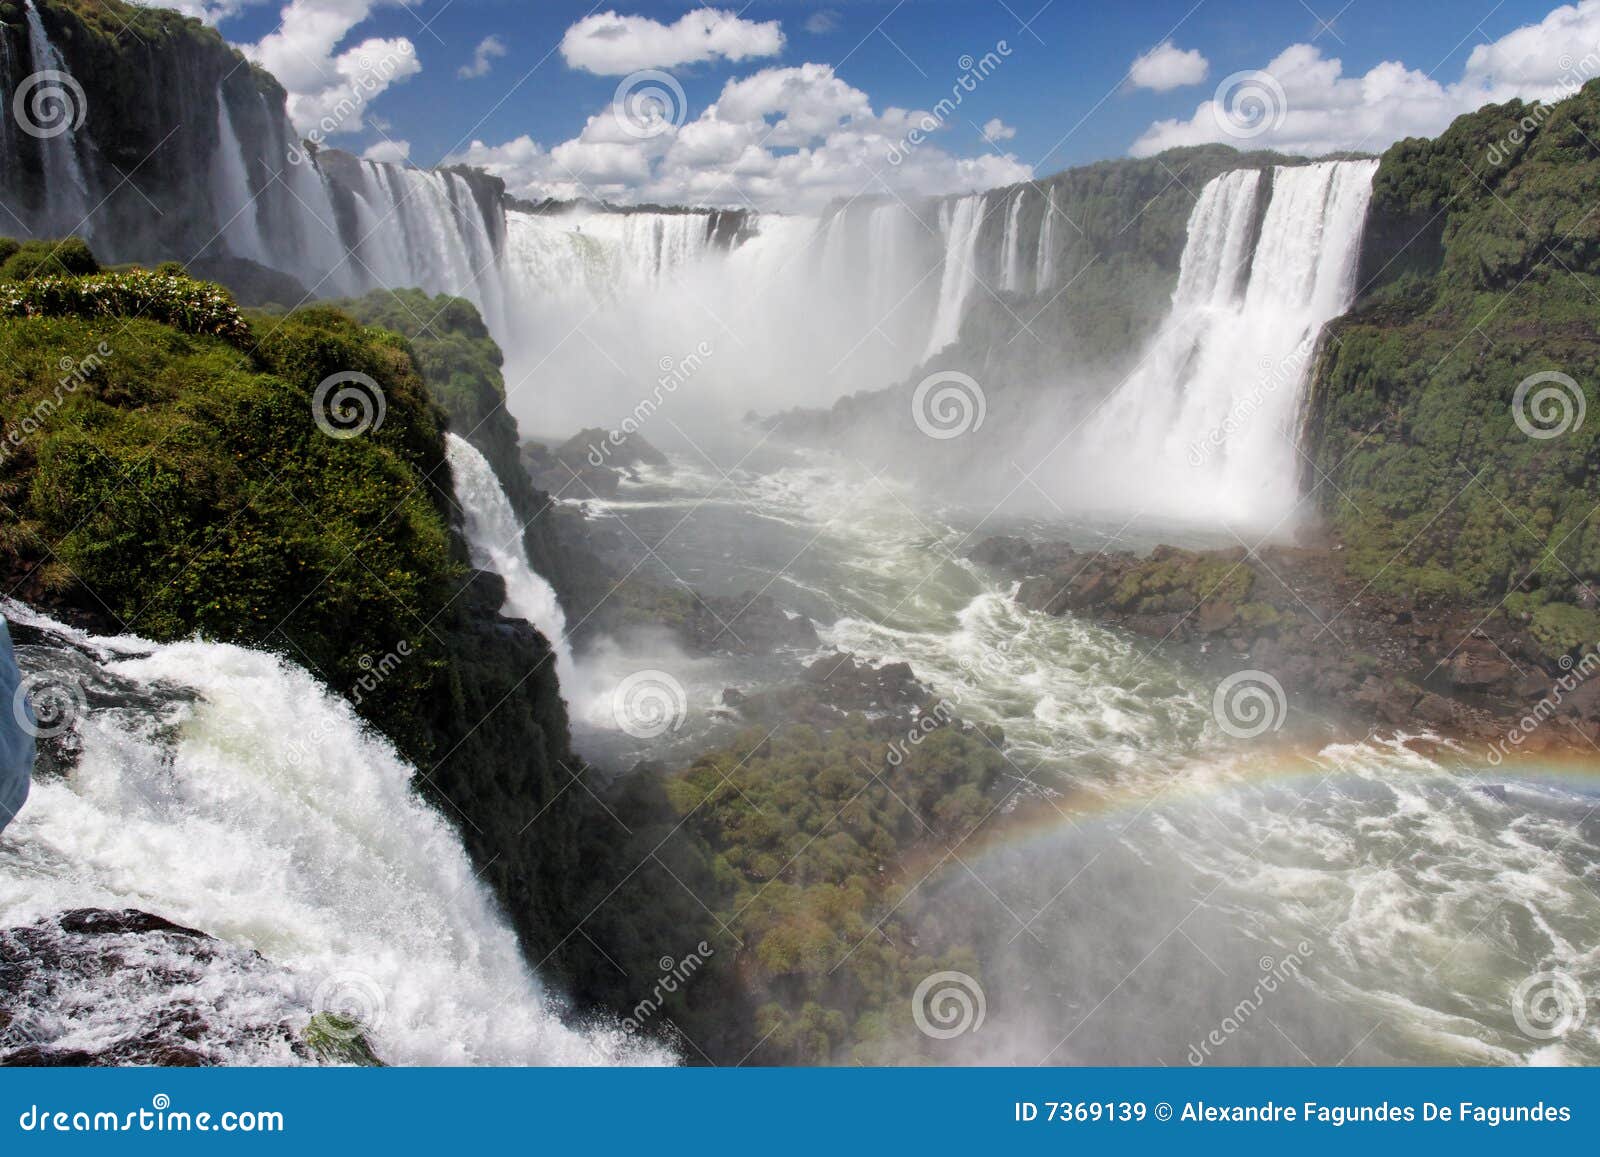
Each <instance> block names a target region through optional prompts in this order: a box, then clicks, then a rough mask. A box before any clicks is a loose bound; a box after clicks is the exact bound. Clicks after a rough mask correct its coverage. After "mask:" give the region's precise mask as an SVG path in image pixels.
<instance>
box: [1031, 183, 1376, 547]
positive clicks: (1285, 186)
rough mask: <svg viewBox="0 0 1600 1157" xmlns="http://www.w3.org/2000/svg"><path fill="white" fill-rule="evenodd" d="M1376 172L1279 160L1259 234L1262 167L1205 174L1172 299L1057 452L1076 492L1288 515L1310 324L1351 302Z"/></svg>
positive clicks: (1103, 501)
mask: <svg viewBox="0 0 1600 1157" xmlns="http://www.w3.org/2000/svg"><path fill="white" fill-rule="evenodd" d="M1376 169H1377V162H1376V161H1326V162H1322V163H1319V164H1312V165H1298V166H1282V167H1279V168H1277V169H1275V170H1274V171H1273V173H1272V179H1271V194H1270V198H1269V200H1268V202H1267V209H1266V212H1265V214H1263V215H1260V218H1259V219H1260V226H1259V234H1258V235H1254V234H1255V230H1256V222H1257V219H1258V212H1257V209H1258V204H1259V201H1258V196H1259V191H1260V189H1261V188H1262V186H1263V185H1264V184H1265V183H1266V182H1265V181H1264V180H1263V179H1262V176H1261V175H1260V174H1258V173H1256V172H1254V171H1253V170H1239V171H1235V172H1232V173H1225V174H1223V175H1222V176H1219V177H1217V178H1215V179H1213V180H1212V181H1211V182H1209V183H1208V184H1207V185H1206V187H1205V189H1204V190H1203V191H1202V193H1201V195H1200V198H1199V199H1198V201H1197V202H1196V203H1195V207H1194V210H1193V211H1192V212H1191V214H1190V217H1189V232H1188V238H1187V242H1186V244H1185V247H1184V251H1183V258H1182V265H1181V268H1180V272H1179V275H1178V288H1177V290H1176V291H1175V292H1174V294H1173V301H1172V308H1171V312H1170V313H1169V315H1168V317H1167V319H1166V321H1165V322H1164V323H1163V325H1162V327H1161V328H1160V330H1159V331H1158V333H1157V334H1156V336H1155V338H1154V339H1153V340H1152V342H1151V343H1150V346H1149V347H1148V348H1147V349H1146V351H1145V353H1144V356H1143V358H1142V359H1141V361H1140V363H1139V364H1138V366H1137V367H1136V368H1135V369H1134V371H1133V373H1132V374H1130V375H1129V377H1128V378H1127V380H1126V381H1125V382H1124V383H1122V385H1121V387H1120V389H1119V390H1117V391H1116V392H1115V393H1114V395H1113V396H1112V397H1110V398H1109V399H1108V400H1107V401H1106V402H1105V403H1104V404H1103V405H1102V407H1101V408H1100V410H1099V411H1098V412H1097V413H1095V414H1094V415H1093V417H1092V419H1091V420H1089V421H1088V422H1087V423H1086V424H1085V425H1084V426H1083V428H1082V430H1081V431H1080V432H1079V433H1078V434H1077V435H1076V436H1075V437H1074V438H1073V439H1072V440H1071V442H1070V444H1069V446H1068V448H1067V450H1066V456H1067V457H1068V458H1069V459H1070V461H1069V462H1068V463H1067V464H1066V465H1065V466H1064V467H1062V468H1061V470H1060V472H1061V473H1062V474H1063V475H1064V481H1065V483H1066V489H1067V490H1068V491H1069V492H1071V493H1073V494H1074V496H1075V498H1076V500H1078V501H1080V502H1084V503H1086V504H1087V505H1090V506H1099V507H1126V506H1135V507H1137V508H1138V509H1140V510H1141V511H1144V512H1146V513H1157V514H1165V515H1168V516H1172V517H1181V518H1195V519H1202V520H1207V521H1216V520H1217V519H1219V518H1220V519H1223V520H1227V521H1230V522H1240V523H1247V524H1251V525H1258V526H1261V527H1265V528H1268V529H1276V528H1278V527H1279V526H1280V525H1282V524H1283V522H1284V520H1285V519H1287V518H1288V517H1289V516H1290V515H1291V514H1292V513H1293V511H1294V508H1295V500H1296V497H1297V491H1296V486H1295V484H1294V479H1295V477H1296V475H1297V470H1296V465H1295V462H1296V453H1297V452H1296V449H1295V446H1296V437H1297V430H1296V419H1297V416H1298V413H1299V407H1300V402H1301V398H1302V395H1303V393H1304V388H1305V383H1306V381H1307V379H1308V377H1309V374H1310V370H1311V355H1312V352H1313V349H1314V346H1315V342H1316V339H1317V335H1318V334H1319V333H1320V332H1321V329H1322V326H1323V325H1324V324H1325V323H1326V322H1328V321H1330V320H1331V319H1332V318H1334V317H1336V316H1338V315H1339V314H1340V313H1342V312H1343V311H1344V310H1345V309H1346V308H1347V307H1348V306H1349V303H1350V299H1351V295H1352V293H1353V291H1354V279H1355V269H1356V261H1357V258H1358V256H1359V254H1358V248H1359V244H1360V237H1361V228H1362V224H1363V222H1364V220H1365V217H1366V211H1367V204H1368V202H1369V200H1370V198H1371V193H1372V176H1373V173H1374V172H1375V171H1376ZM1246 263H1248V270H1247V271H1246V272H1245V273H1244V276H1243V279H1242V281H1241V277H1240V273H1241V270H1242V269H1243V268H1244V266H1245V265H1246Z"/></svg>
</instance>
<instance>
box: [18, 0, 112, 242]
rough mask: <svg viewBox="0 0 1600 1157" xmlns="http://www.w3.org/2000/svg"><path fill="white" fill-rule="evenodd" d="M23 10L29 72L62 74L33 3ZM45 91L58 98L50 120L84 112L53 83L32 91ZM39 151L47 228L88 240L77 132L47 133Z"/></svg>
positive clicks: (86, 193) (89, 224)
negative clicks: (53, 90)
mask: <svg viewBox="0 0 1600 1157" xmlns="http://www.w3.org/2000/svg"><path fill="white" fill-rule="evenodd" d="M24 9H25V15H26V18H27V22H28V53H29V55H30V56H31V57H32V58H33V71H35V72H42V71H45V70H53V71H56V72H65V71H66V70H67V66H66V62H65V61H64V60H62V58H61V54H60V53H59V52H57V51H56V49H55V46H54V45H53V44H51V43H50V37H49V36H48V35H47V34H46V33H45V30H44V23H43V22H42V21H41V20H40V19H39V10H38V9H37V8H35V7H34V6H33V0H26V3H25V4H24ZM47 89H55V90H57V93H58V96H59V98H60V103H57V104H56V105H55V107H53V108H52V109H51V110H50V114H51V115H52V116H57V117H62V118H65V120H66V121H67V122H68V123H69V124H70V122H71V121H72V120H74V119H76V117H77V116H78V115H79V114H80V113H81V112H83V111H84V110H83V108H82V105H81V104H80V103H79V102H78V101H77V100H76V99H75V97H73V96H72V95H71V94H70V93H67V92H65V91H64V90H62V87H61V86H60V85H59V84H57V83H56V82H46V84H45V85H44V86H43V88H36V89H34V93H35V94H37V93H39V92H42V91H45V90H47ZM4 115H6V116H10V115H12V110H11V109H9V108H8V109H5V110H4ZM54 127H55V126H53V125H52V128H54ZM39 151H40V154H41V155H42V157H43V158H44V188H45V203H46V205H47V206H48V208H47V212H48V214H49V224H50V228H51V229H52V230H53V231H55V232H57V233H79V234H82V235H84V236H91V237H92V236H93V234H94V221H93V220H92V218H91V217H90V213H89V184H88V182H87V181H86V180H85V179H84V175H83V162H82V161H81V160H80V159H79V156H78V141H77V132H76V131H75V130H74V129H72V128H70V127H65V128H62V131H60V132H54V131H52V132H48V133H46V134H44V135H43V136H41V137H40V139H39Z"/></svg>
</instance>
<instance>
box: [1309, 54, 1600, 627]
mask: <svg viewBox="0 0 1600 1157" xmlns="http://www.w3.org/2000/svg"><path fill="white" fill-rule="evenodd" d="M1597 139H1600V84H1590V85H1589V86H1587V87H1586V88H1585V89H1584V90H1583V91H1582V92H1581V93H1579V94H1577V95H1575V96H1573V97H1572V98H1570V99H1568V100H1565V101H1562V102H1560V103H1558V104H1556V105H1553V106H1544V105H1538V104H1533V105H1524V104H1522V103H1520V102H1512V103H1510V104H1506V105H1500V106H1491V107H1488V108H1484V109H1482V110H1480V111H1478V112H1476V113H1473V114H1471V115H1468V116H1464V117H1462V118H1460V119H1459V120H1457V121H1456V122H1455V123H1454V124H1453V125H1452V126H1451V127H1450V129H1449V130H1448V131H1447V132H1445V133H1444V134H1443V135H1441V136H1440V137H1439V138H1437V139H1435V140H1406V141H1401V142H1400V143H1398V144H1396V145H1394V146H1393V147H1392V148H1390V149H1389V150H1388V152H1387V153H1385V154H1384V156H1383V159H1382V163H1381V165H1380V167H1379V169H1378V173H1377V176H1376V178H1375V180H1374V193H1373V201H1372V208H1371V212H1370V215H1369V218H1368V223H1367V228H1366V234H1365V239H1364V248H1363V257H1362V270H1361V277H1362V285H1361V293H1360V296H1359V298H1358V300H1357V303H1356V305H1355V308H1354V309H1353V310H1352V311H1351V312H1350V313H1349V314H1348V315H1347V316H1346V317H1344V318H1341V319H1339V320H1338V321H1336V322H1335V323H1333V324H1332V325H1331V326H1329V327H1328V330H1327V331H1326V333H1325V336H1324V343H1323V347H1322V349H1321V351H1320V354H1319V358H1318V362H1317V366H1316V372H1315V379H1314V383H1313V388H1312V392H1311V397H1310V402H1309V405H1308V407H1307V425H1306V435H1305V436H1306V442H1307V449H1308V453H1309V456H1310V459H1311V462H1312V463H1313V464H1314V468H1310V469H1308V471H1307V478H1306V480H1305V481H1306V484H1307V486H1308V488H1314V489H1315V493H1316V500H1317V502H1318V504H1319V505H1320V508H1321V510H1322V511H1323V512H1324V513H1325V515H1326V517H1327V518H1328V520H1329V522H1330V523H1331V527H1332V529H1333V531H1334V532H1335V533H1336V534H1338V535H1339V536H1340V537H1342V538H1343V539H1344V541H1345V542H1346V543H1347V545H1348V546H1349V548H1350V549H1349V558H1350V565H1351V567H1352V569H1353V570H1354V571H1355V572H1356V573H1357V574H1358V575H1360V576H1362V577H1364V578H1367V579H1370V580H1371V581H1372V583H1373V585H1374V587H1375V588H1376V589H1378V590H1392V591H1402V592H1407V593H1413V592H1414V593H1418V594H1422V595H1425V596H1434V597H1437V598H1441V599H1448V600H1455V601H1461V602H1467V603H1480V604H1482V606H1483V608H1484V610H1485V611H1486V612H1488V611H1489V610H1491V609H1493V608H1500V609H1503V610H1504V611H1505V612H1508V613H1509V614H1511V615H1512V616H1514V617H1515V618H1517V619H1519V620H1522V621H1525V622H1526V623H1527V624H1528V626H1529V629H1530V630H1531V631H1532V633H1533V634H1534V635H1535V636H1536V637H1537V638H1538V639H1539V641H1540V643H1541V644H1542V645H1544V647H1545V648H1546V652H1547V654H1550V655H1552V656H1554V655H1558V654H1560V653H1562V652H1565V651H1567V650H1569V649H1571V648H1573V647H1576V646H1578V645H1580V644H1584V643H1588V644H1591V645H1592V643H1593V642H1594V640H1596V639H1600V615H1597V614H1596V613H1595V610H1596V606H1597V603H1600V600H1597V598H1596V595H1597V593H1600V586H1596V583H1597V582H1600V527H1597V526H1596V524H1595V522H1594V521H1593V518H1592V515H1593V514H1594V513H1595V508H1596V503H1597V502H1600V421H1597V420H1596V419H1597V415H1596V413H1595V403H1596V401H1597V398H1600V394H1597V387H1596V382H1597V374H1600V328H1597V321H1600V218H1597V216H1596V215H1595V213H1594V211H1593V205H1594V200H1595V197H1596V195H1597V194H1600V146H1597V145H1596V143H1595V142H1596V140H1597ZM1540 374H1548V375H1555V374H1559V375H1562V377H1559V378H1558V377H1546V378H1544V379H1543V380H1536V381H1534V382H1533V383H1531V384H1530V385H1529V386H1528V387H1526V388H1525V389H1524V390H1523V395H1522V397H1521V398H1520V400H1519V396H1518V390H1519V387H1521V386H1522V383H1524V382H1527V381H1528V380H1529V379H1530V378H1532V377H1534V376H1535V375H1540ZM1542 391H1552V392H1550V393H1548V394H1547V396H1546V397H1545V398H1544V400H1542V401H1541V400H1540V394H1541V392H1542ZM1580 418H1581V420H1580Z"/></svg>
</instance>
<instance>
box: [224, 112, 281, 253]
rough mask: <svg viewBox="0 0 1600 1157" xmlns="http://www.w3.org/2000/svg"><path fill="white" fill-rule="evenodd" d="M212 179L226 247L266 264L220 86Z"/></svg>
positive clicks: (251, 197)
mask: <svg viewBox="0 0 1600 1157" xmlns="http://www.w3.org/2000/svg"><path fill="white" fill-rule="evenodd" d="M211 181H212V196H213V198H214V199H215V201H216V207H217V232H218V233H220V234H221V235H222V237H223V239H224V240H225V241H226V243H227V246H228V248H229V250H231V251H232V252H233V254H234V255H235V256H237V257H244V258H247V259H248V260H250V261H255V262H258V263H260V264H262V265H265V264H267V263H268V259H267V245H266V242H265V241H264V240H263V239H262V236H261V222H260V219H259V216H258V210H257V208H256V198H255V193H254V191H253V190H252V189H251V188H250V173H249V170H248V169H246V168H245V158H244V150H243V149H242V148H240V146H239V135H238V133H236V132H234V129H233V114H232V113H231V112H229V111H228V101H227V97H226V95H225V94H224V93H223V91H222V90H221V89H220V88H219V89H218V90H217V151H216V152H215V153H214V154H212V158H211Z"/></svg>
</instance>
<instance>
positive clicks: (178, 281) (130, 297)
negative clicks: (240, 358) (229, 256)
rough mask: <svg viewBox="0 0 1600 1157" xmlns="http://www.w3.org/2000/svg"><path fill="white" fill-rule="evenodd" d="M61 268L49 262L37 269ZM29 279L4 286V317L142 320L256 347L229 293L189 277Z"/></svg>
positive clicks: (0, 293) (132, 274)
mask: <svg viewBox="0 0 1600 1157" xmlns="http://www.w3.org/2000/svg"><path fill="white" fill-rule="evenodd" d="M26 256H28V255H27V254H26V253H18V254H16V255H15V256H13V257H12V258H11V259H10V260H9V261H7V262H6V263H5V266H4V267H3V268H0V276H3V275H4V274H5V272H6V271H7V270H10V269H11V268H12V267H13V265H14V264H15V263H16V262H17V261H18V260H19V259H22V258H24V257H26ZM58 264H59V263H57V262H54V261H51V260H49V259H47V258H46V259H40V263H39V265H38V266H34V267H33V268H34V269H37V268H40V267H45V268H48V267H51V266H55V265H58ZM24 276H25V277H26V280H18V281H14V282H3V281H0V316H4V317H75V318H138V319H140V320H143V321H150V322H155V323H158V324H161V325H169V326H171V327H173V328H174V329H178V330H182V331H183V332H184V333H189V334H197V335H209V336H212V337H220V338H222V339H223V340H225V341H227V342H228V343H230V344H231V345H233V346H235V347H237V348H239V349H242V350H250V349H251V348H252V347H253V346H254V344H255V339H254V336H253V335H252V333H251V331H250V327H249V325H247V324H246V323H245V320H244V318H243V316H241V314H240V313H239V309H238V307H237V306H235V305H234V304H233V298H231V297H229V296H228V293H227V291H226V290H224V289H221V288H220V287H218V286H215V285H211V284H209V283H207V282H203V281H195V280H193V279H191V278H189V277H188V276H186V275H181V274H173V273H161V272H156V273H151V272H148V271H146V270H143V269H135V270H130V271H128V272H126V273H98V274H94V275H92V276H89V277H74V276H70V275H68V276H39V275H37V274H35V273H34V272H33V269H30V271H29V273H28V274H25V275H24Z"/></svg>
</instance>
